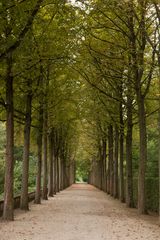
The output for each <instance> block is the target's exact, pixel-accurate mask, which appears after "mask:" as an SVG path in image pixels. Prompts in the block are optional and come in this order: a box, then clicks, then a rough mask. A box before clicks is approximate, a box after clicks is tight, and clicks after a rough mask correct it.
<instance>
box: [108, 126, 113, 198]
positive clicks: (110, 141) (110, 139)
mask: <svg viewBox="0 0 160 240" xmlns="http://www.w3.org/2000/svg"><path fill="white" fill-rule="evenodd" d="M108 151H109V154H108V157H109V161H108V164H109V193H110V194H111V195H112V196H113V180H114V175H113V127H112V125H109V127H108Z"/></svg>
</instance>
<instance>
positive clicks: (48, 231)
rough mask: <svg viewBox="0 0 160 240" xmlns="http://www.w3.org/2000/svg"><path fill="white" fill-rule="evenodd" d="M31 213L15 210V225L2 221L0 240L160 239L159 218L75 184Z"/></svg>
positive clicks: (32, 209) (90, 188)
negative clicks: (145, 214) (141, 212)
mask: <svg viewBox="0 0 160 240" xmlns="http://www.w3.org/2000/svg"><path fill="white" fill-rule="evenodd" d="M30 209H31V211H29V212H26V213H24V212H22V211H20V210H16V211H15V221H14V222H9V223H5V222H1V221H0V240H42V239H43V240H50V239H52V240H102V239H103V240H143V239H145V240H160V227H159V226H158V218H157V217H155V216H154V217H153V216H142V217H140V216H138V215H137V210H135V209H128V208H126V207H125V204H122V203H120V202H119V201H118V200H114V199H113V198H111V197H110V196H107V195H106V194H105V193H103V192H102V191H99V190H97V189H96V188H94V187H92V186H90V185H87V184H76V185H73V186H72V187H70V188H68V189H66V190H64V191H62V192H61V193H58V194H57V195H56V196H55V197H53V198H50V199H49V200H48V201H43V202H42V204H41V205H35V204H31V206H30Z"/></svg>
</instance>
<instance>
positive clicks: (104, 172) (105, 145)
mask: <svg viewBox="0 0 160 240" xmlns="http://www.w3.org/2000/svg"><path fill="white" fill-rule="evenodd" d="M106 147H107V142H106V138H103V156H102V157H103V191H104V192H106V191H107V177H106Z"/></svg>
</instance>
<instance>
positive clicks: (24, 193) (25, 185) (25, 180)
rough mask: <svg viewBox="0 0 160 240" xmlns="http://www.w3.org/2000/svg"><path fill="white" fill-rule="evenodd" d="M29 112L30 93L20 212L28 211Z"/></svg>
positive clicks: (29, 103) (30, 94)
mask: <svg viewBox="0 0 160 240" xmlns="http://www.w3.org/2000/svg"><path fill="white" fill-rule="evenodd" d="M29 81H30V80H29ZM31 112H32V93H31V92H29V93H28V94H27V96H26V119H25V126H24V148H23V149H24V150H23V165H22V190H21V203H20V208H21V209H22V210H26V211H27V210H29V204H28V178H29V149H30V130H31Z"/></svg>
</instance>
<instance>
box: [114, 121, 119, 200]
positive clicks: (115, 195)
mask: <svg viewBox="0 0 160 240" xmlns="http://www.w3.org/2000/svg"><path fill="white" fill-rule="evenodd" d="M118 149H119V129H118V126H117V125H116V127H115V153H114V197H115V198H118Z"/></svg>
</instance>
